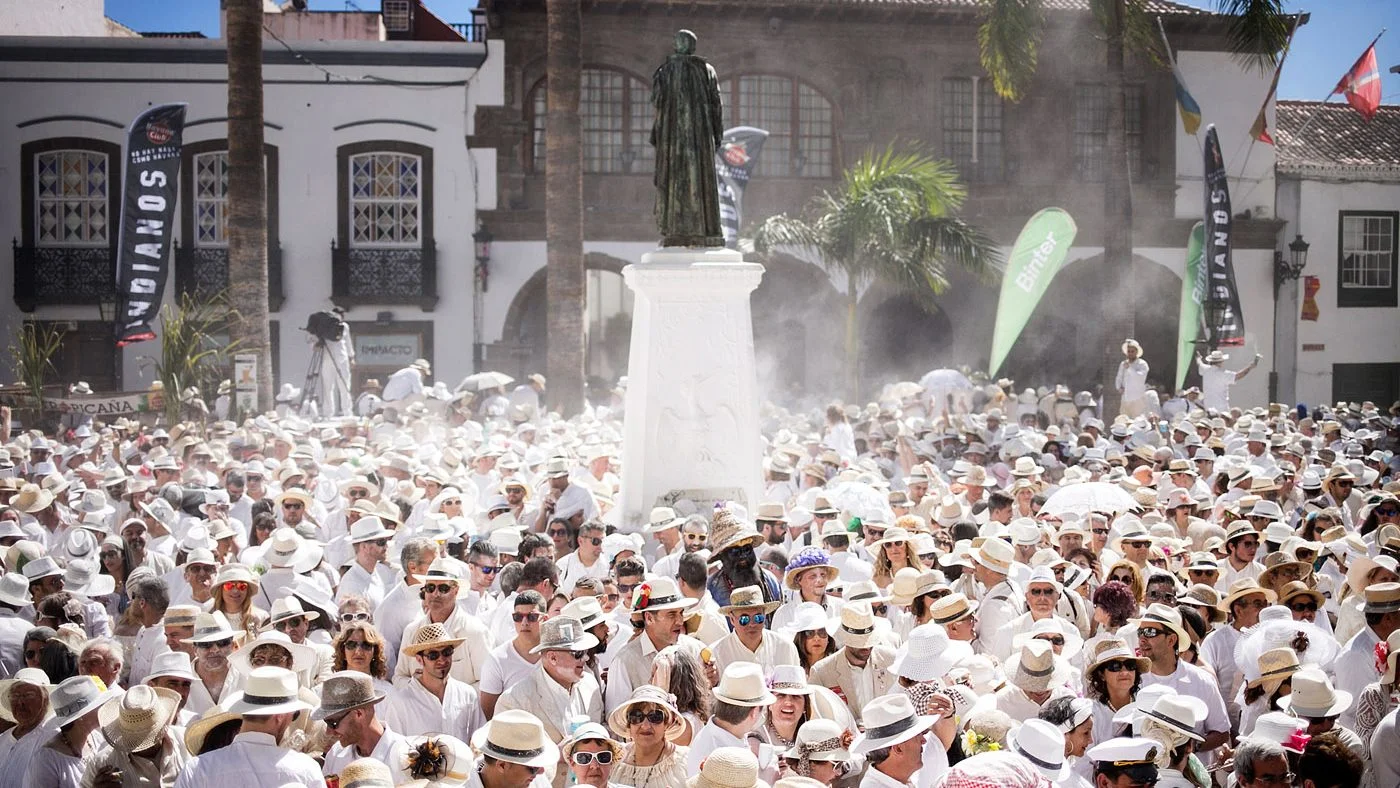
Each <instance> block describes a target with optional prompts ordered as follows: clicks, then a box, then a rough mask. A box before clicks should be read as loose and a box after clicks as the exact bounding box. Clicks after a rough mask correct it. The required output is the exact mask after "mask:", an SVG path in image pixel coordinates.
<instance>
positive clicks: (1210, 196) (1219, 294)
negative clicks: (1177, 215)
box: [1204, 124, 1244, 348]
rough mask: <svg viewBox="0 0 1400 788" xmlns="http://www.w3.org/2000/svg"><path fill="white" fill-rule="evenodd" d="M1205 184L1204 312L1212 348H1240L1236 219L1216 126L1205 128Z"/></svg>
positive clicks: (1242, 328)
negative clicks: (1233, 245)
mask: <svg viewBox="0 0 1400 788" xmlns="http://www.w3.org/2000/svg"><path fill="white" fill-rule="evenodd" d="M1205 182H1206V215H1205V247H1206V248H1205V259H1206V270H1208V271H1209V272H1210V289H1209V291H1208V293H1207V295H1206V304H1205V310H1204V311H1205V318H1206V322H1207V323H1208V325H1207V328H1209V330H1210V334H1209V337H1210V346H1211V347H1212V348H1216V347H1220V346H1225V347H1239V346H1241V345H1243V344H1244V313H1243V312H1241V311H1240V289H1239V287H1237V286H1236V285H1235V265H1234V263H1233V262H1232V261H1231V259H1230V233H1231V230H1232V223H1233V222H1234V216H1233V215H1232V214H1231V212H1230V185H1229V183H1228V182H1227V180H1226V177H1225V157H1223V156H1222V155H1220V138H1219V137H1217V136H1216V134H1215V125H1214V124H1212V125H1210V126H1207V127H1206V147H1205Z"/></svg>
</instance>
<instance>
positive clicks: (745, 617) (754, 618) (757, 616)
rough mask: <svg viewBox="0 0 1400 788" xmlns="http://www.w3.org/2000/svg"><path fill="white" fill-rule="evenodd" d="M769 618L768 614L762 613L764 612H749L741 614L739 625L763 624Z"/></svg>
mask: <svg viewBox="0 0 1400 788" xmlns="http://www.w3.org/2000/svg"><path fill="white" fill-rule="evenodd" d="M767 620H768V616H765V615H764V614H762V613H754V614H753V615H749V614H748V613H744V614H742V615H740V616H739V626H741V627H746V626H748V625H749V624H751V623H752V624H762V623H763V622H765V621H767Z"/></svg>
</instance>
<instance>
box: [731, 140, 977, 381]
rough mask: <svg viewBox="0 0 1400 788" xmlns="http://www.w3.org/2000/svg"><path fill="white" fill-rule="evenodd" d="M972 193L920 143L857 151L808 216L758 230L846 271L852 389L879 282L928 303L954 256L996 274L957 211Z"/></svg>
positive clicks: (761, 248) (759, 238)
mask: <svg viewBox="0 0 1400 788" xmlns="http://www.w3.org/2000/svg"><path fill="white" fill-rule="evenodd" d="M966 196H967V190H966V189H965V188H964V187H963V185H962V182H961V181H959V180H958V175H957V169H956V168H955V167H954V166H953V164H952V163H951V162H947V161H943V160H940V159H935V158H933V157H931V156H928V155H927V154H925V153H923V152H922V151H921V150H919V149H918V148H917V147H914V148H911V149H909V150H905V151H899V150H896V149H895V147H894V146H893V145H891V146H890V147H888V148H886V149H885V150H884V151H883V152H879V153H876V152H874V151H872V152H869V153H867V154H866V155H865V156H863V157H861V159H860V161H859V162H857V163H856V165H855V166H854V167H851V168H850V169H848V170H846V172H845V173H844V175H843V178H842V183H841V186H840V188H838V189H837V190H836V191H827V192H823V193H822V194H820V195H818V196H816V197H814V198H813V199H812V202H811V204H810V205H809V206H808V209H807V215H806V217H805V218H794V217H789V216H788V215H787V214H780V215H778V216H773V217H769V218H768V219H767V220H765V221H764V222H763V223H762V224H761V225H759V226H758V228H757V229H756V230H755V231H754V233H753V243H754V248H755V250H756V251H758V252H759V253H761V254H767V253H769V252H771V251H773V250H775V249H777V248H779V247H790V248H794V249H797V250H806V251H807V252H809V253H811V254H813V255H814V256H815V257H816V258H817V259H818V261H819V262H820V263H821V265H822V266H823V267H824V268H826V270H827V271H828V272H829V273H831V274H833V275H838V276H844V277H845V278H846V395H847V397H848V399H849V400H850V401H851V402H858V401H859V397H860V369H859V361H858V353H859V347H860V336H859V331H860V322H859V311H858V306H859V296H860V292H861V290H862V289H864V288H866V287H868V286H869V285H871V284H874V283H875V282H882V283H885V284H887V285H890V286H891V287H893V288H895V289H897V290H899V291H900V292H904V293H909V294H911V295H913V296H915V297H916V298H917V299H918V300H919V301H920V303H921V304H922V305H923V306H924V307H925V308H926V309H934V308H936V306H935V302H934V296H937V295H939V294H941V293H943V292H944V291H945V290H947V288H948V271H947V267H946V266H947V264H949V263H952V264H955V265H957V266H958V267H960V268H963V269H964V270H966V271H968V272H970V273H972V274H974V275H975V276H977V277H978V278H980V279H982V280H983V281H987V282H991V281H994V280H995V275H996V274H997V273H998V272H999V271H1000V270H1001V265H1002V260H1001V253H1000V252H999V251H998V249H997V247H996V245H995V244H994V243H993V242H992V240H991V238H989V237H988V236H987V235H986V234H985V233H984V232H982V230H980V229H978V228H976V227H973V226H972V225H970V224H968V223H966V222H964V221H963V220H962V219H959V218H957V217H956V216H954V215H953V214H954V213H955V212H956V211H957V209H958V208H959V207H961V206H962V203H963V199H964V198H965V197H966Z"/></svg>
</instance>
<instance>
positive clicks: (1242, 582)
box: [1216, 577, 1278, 613]
mask: <svg viewBox="0 0 1400 788" xmlns="http://www.w3.org/2000/svg"><path fill="white" fill-rule="evenodd" d="M1253 594H1262V595H1263V597H1264V599H1265V600H1267V601H1268V602H1269V603H1270V604H1273V603H1274V602H1275V601H1277V600H1278V595H1277V594H1275V593H1274V592H1273V591H1270V590H1269V589H1267V588H1264V587H1263V586H1261V585H1260V584H1259V581H1258V580H1255V579H1254V578H1252V577H1246V578H1241V579H1239V580H1236V581H1235V582H1233V583H1231V584H1230V591H1229V593H1227V594H1226V595H1225V598H1223V599H1221V600H1220V604H1218V605H1216V608H1217V609H1218V610H1220V611H1221V612H1223V613H1229V612H1230V605H1233V604H1234V603H1235V602H1236V601H1237V600H1240V599H1243V598H1244V597H1247V596H1251V595H1253Z"/></svg>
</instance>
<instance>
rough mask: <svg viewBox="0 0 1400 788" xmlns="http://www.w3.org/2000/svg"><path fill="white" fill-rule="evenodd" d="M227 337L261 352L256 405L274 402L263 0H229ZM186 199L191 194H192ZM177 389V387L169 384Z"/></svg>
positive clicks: (250, 350)
mask: <svg viewBox="0 0 1400 788" xmlns="http://www.w3.org/2000/svg"><path fill="white" fill-rule="evenodd" d="M225 9H226V11H227V14H228V16H227V21H226V24H227V28H228V211H229V214H228V283H229V303H230V305H231V306H232V307H233V309H234V311H235V317H234V319H233V320H231V321H230V323H229V339H230V340H231V341H233V342H237V343H239V345H240V350H241V352H244V353H256V354H257V355H258V410H259V411H265V410H269V409H271V408H272V353H271V347H270V346H271V336H270V334H269V331H268V316H267V193H266V187H267V175H266V173H265V172H264V163H263V162H264V160H263V76H262V22H263V10H262V0H227V2H226V3H225ZM187 199H188V195H187ZM168 393H169V394H171V395H173V394H176V393H178V392H168Z"/></svg>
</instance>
